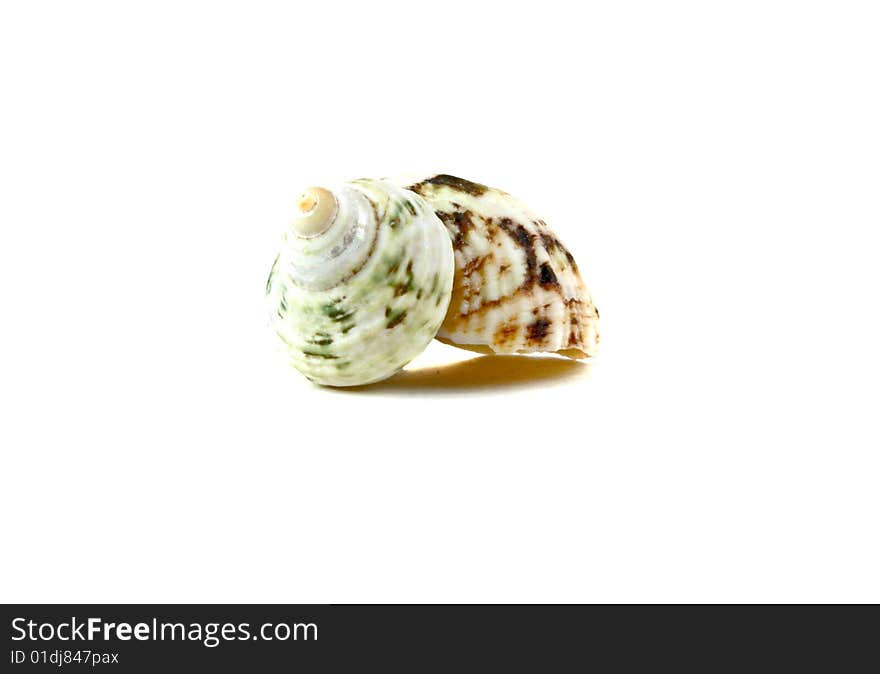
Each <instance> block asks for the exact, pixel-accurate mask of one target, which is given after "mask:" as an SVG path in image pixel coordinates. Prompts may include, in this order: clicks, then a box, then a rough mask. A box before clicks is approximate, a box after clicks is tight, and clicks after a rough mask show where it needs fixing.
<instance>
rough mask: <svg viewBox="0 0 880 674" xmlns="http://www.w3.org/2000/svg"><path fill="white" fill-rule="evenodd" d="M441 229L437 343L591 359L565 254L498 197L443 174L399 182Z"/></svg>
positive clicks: (578, 291)
mask: <svg viewBox="0 0 880 674" xmlns="http://www.w3.org/2000/svg"><path fill="white" fill-rule="evenodd" d="M405 184H406V185H407V189H409V190H412V191H413V192H416V193H417V194H419V195H421V196H422V197H423V198H424V199H425V201H426V202H427V203H428V204H429V205H430V206H431V207H432V208H433V209H434V211H435V212H436V213H437V215H438V216H439V217H440V219H441V220H442V221H443V223H444V224H445V225H446V229H447V230H448V232H449V234H450V236H451V238H452V242H453V248H454V252H455V278H454V280H453V292H452V300H451V302H450V304H449V309H448V311H447V313H446V317H445V319H444V321H443V324H442V326H441V327H440V331H439V333H438V334H437V338H438V339H440V340H441V341H444V342H448V343H452V344H454V345H455V346H460V347H464V348H469V349H473V350H477V351H480V352H484V353H485V352H489V353H503V354H508V353H530V352H538V351H555V352H558V353H560V354H562V355H565V356H568V357H571V358H583V357H585V356H592V355H594V354H595V353H596V350H597V345H598V343H599V332H598V320H599V312H598V311H597V309H596V307H595V305H594V304H593V300H592V298H591V297H590V293H589V291H588V290H587V287H586V285H585V284H584V282H583V280H582V279H581V276H580V272H579V270H578V266H577V263H576V262H575V260H574V257H573V256H572V254H571V253H570V252H569V251H568V250H567V249H566V247H565V246H564V245H563V244H562V242H561V241H560V240H559V239H558V238H557V237H556V235H555V234H554V233H553V231H552V230H551V229H550V228H549V227H548V226H547V224H546V223H545V222H544V221H543V220H540V219H539V218H538V217H537V216H535V214H534V213H532V212H531V211H530V210H529V209H528V208H527V207H526V206H524V205H523V204H522V203H520V202H519V201H517V200H516V199H514V198H513V197H511V196H510V195H509V194H507V193H506V192H502V191H501V190H497V189H493V188H491V187H486V186H485V185H481V184H479V183H473V182H470V181H468V180H463V179H461V178H456V177H454V176H449V175H442V174H441V175H435V176H433V177H430V178H427V179H425V180H420V181H406V183H405Z"/></svg>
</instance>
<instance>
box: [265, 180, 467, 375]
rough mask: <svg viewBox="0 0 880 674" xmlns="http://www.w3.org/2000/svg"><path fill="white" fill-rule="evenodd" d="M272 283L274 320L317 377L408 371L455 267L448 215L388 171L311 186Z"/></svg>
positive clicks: (433, 326)
mask: <svg viewBox="0 0 880 674" xmlns="http://www.w3.org/2000/svg"><path fill="white" fill-rule="evenodd" d="M299 208H300V214H299V217H298V218H297V219H296V220H295V221H294V223H293V224H292V225H291V226H290V228H289V229H288V230H287V231H286V232H285V233H284V236H283V237H282V247H281V251H280V253H279V254H278V257H277V258H276V260H275V263H274V264H273V265H272V270H271V272H270V274H269V279H268V281H267V283H266V296H267V300H268V303H269V314H270V321H271V324H272V327H273V328H274V329H275V332H276V333H277V334H278V336H279V337H280V338H281V340H282V342H283V344H284V346H285V348H286V351H287V353H288V354H289V356H290V360H291V363H292V364H293V366H294V367H296V369H298V370H299V371H300V372H301V373H302V374H304V375H305V376H306V377H308V378H309V379H310V380H312V381H314V382H316V383H319V384H324V385H328V386H357V385H361V384H369V383H372V382H375V381H379V380H381V379H384V378H386V377H390V376H391V375H392V374H394V373H395V372H397V371H398V370H400V369H401V368H402V367H403V366H404V365H406V364H407V363H408V362H409V361H410V360H412V359H413V358H414V357H416V356H417V355H418V354H419V353H421V352H422V351H423V350H424V349H425V347H426V346H427V345H428V343H429V342H430V341H431V340H432V339H433V338H434V335H435V334H436V333H437V330H438V329H439V327H440V324H441V323H442V322H443V318H444V316H445V314H446V310H447V308H448V305H449V300H450V297H451V294H452V279H453V271H454V267H455V263H454V259H453V251H452V246H451V245H450V239H449V235H448V233H447V231H446V228H445V227H444V225H443V223H442V222H441V221H440V219H439V218H438V217H437V215H436V214H435V213H434V211H433V210H432V209H431V208H430V207H428V206H427V204H426V203H425V202H424V200H423V199H422V198H421V197H419V196H418V195H417V194H415V193H413V192H411V191H408V190H406V189H403V188H401V187H399V186H396V185H394V184H392V183H390V182H386V181H382V180H355V181H352V182H349V183H345V184H343V185H342V186H341V187H339V188H338V189H336V190H334V191H332V192H331V191H329V190H325V189H323V188H312V189H310V190H307V191H306V192H305V193H304V194H303V196H302V198H301V200H300V203H299Z"/></svg>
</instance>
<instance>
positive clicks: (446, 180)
mask: <svg viewBox="0 0 880 674" xmlns="http://www.w3.org/2000/svg"><path fill="white" fill-rule="evenodd" d="M425 185H445V186H447V187H452V188H454V189H457V190H460V191H462V192H465V193H467V194H470V195H472V196H475V197H479V196H482V195H484V194H485V193H486V191H487V190H488V189H489V188H488V187H486V186H485V185H481V184H480V183H474V182H471V181H470V180H465V179H464V178H456V177H455V176H450V175H447V174H445V173H441V174H439V175H436V176H433V177H432V178H428V179H427V180H423V181H422V182H420V183H416V184H415V185H410V186H409V187H408V188H407V189H410V190H412V191H413V192H417V193H418V194H422V190H423V189H424V187H425Z"/></svg>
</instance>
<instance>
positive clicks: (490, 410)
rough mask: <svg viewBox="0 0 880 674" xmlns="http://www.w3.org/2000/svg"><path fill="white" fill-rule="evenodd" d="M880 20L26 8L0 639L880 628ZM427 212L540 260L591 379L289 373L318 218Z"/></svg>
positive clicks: (678, 5)
mask: <svg viewBox="0 0 880 674" xmlns="http://www.w3.org/2000/svg"><path fill="white" fill-rule="evenodd" d="M874 7H876V6H873V7H872V3H863V4H858V3H847V2H826V3H820V2H792V3H782V2H730V3H702V2H674V3H647V2H646V3H631V2H620V3H601V4H598V3H597V4H588V5H581V3H573V2H550V1H547V0H544V1H542V2H525V3H517V2H504V3H489V2H476V1H475V0H472V1H469V2H452V1H444V2H442V3H416V2H407V3H390V2H376V1H374V2H360V3H339V2H313V3H291V2H288V3H278V4H274V3H261V2H241V3H205V4H197V3H192V2H173V3H157V2H150V3H146V2H145V3H118V2H105V3H97V2H77V3H55V4H50V3H43V2H7V3H4V4H3V6H2V10H0V87H2V89H0V96H2V106H0V122H2V123H0V223H2V241H0V294H2V295H0V298H2V317H3V319H2V324H3V328H2V337H0V340H2V350H0V368H2V369H0V396H2V400H0V403H2V422H0V442H2V474H0V480H2V485H0V518H2V541H3V542H2V547H3V552H2V555H0V599H2V600H5V601H89V602H103V601H108V602H115V601H119V602H122V601H125V602H133V601H156V602H160V601H169V602H197V601H198V602H226V601H253V602H364V601H378V602H392V601H404V602H408V601H419V602H425V601H440V602H445V601H465V602H490V601H491V602H508V601H525V602H532V601H549V602H574V601H578V602H581V601H583V602H605V601H615V602H616V601H624V602H631V601H649V602H650V601H735V602H744V601H820V602H825V601H880V574H878V572H877V569H878V568H880V545H878V506H880V496H878V477H880V475H878V469H880V458H878V449H880V440H878V430H877V424H878V378H880V368H878V352H880V348H878V346H880V345H878V338H880V334H878V321H880V311H878V309H880V307H878V300H877V293H878V289H880V278H878V271H877V269H878V264H877V256H878V246H877V228H878V225H880V217H878V215H880V199H878V185H880V131H878V129H880V94H878V82H880V77H878V76H880V47H878V33H880V22H878V16H877V13H876V11H874ZM410 171H435V172H448V173H453V174H458V175H461V176H463V177H466V178H471V179H474V180H477V181H480V182H485V183H488V184H490V185H493V186H497V187H500V188H502V189H505V190H507V191H509V192H511V193H513V194H515V195H517V196H518V197H520V198H521V199H523V200H524V201H526V202H527V203H529V204H530V205H531V206H532V207H533V209H534V210H536V211H537V212H538V213H539V214H540V215H541V216H542V217H543V218H544V219H545V220H547V221H548V222H549V223H550V224H551V225H552V226H553V228H554V229H555V231H556V232H557V233H558V234H559V235H560V237H561V238H562V239H563V240H564V241H565V243H566V244H567V246H568V247H569V248H570V249H571V250H572V251H573V252H574V254H575V256H576V257H577V258H578V261H579V263H580V266H581V269H582V271H583V274H584V277H585V279H586V281H587V283H588V284H589V285H590V286H591V288H592V290H593V293H594V296H595V299H596V302H597V305H598V306H599V309H600V311H601V313H602V324H601V327H602V337H603V343H602V347H603V348H602V353H601V356H600V357H599V358H598V359H596V360H595V362H594V363H592V364H591V365H588V366H583V367H578V366H576V365H573V366H568V365H559V364H558V363H556V362H555V361H554V364H550V365H547V364H546V363H543V362H538V363H536V362H535V361H532V360H528V359H524V360H522V362H521V364H520V361H516V362H515V363H514V364H512V365H511V364H510V363H509V362H508V361H504V362H501V363H498V362H495V363H492V362H489V364H488V365H487V364H486V361H480V360H479V359H477V360H471V361H469V362H466V363H464V364H455V361H458V360H461V359H468V358H471V354H468V353H466V352H459V351H458V350H456V349H453V348H451V347H445V346H443V345H439V344H435V345H433V346H432V347H431V348H430V349H429V350H428V352H426V353H425V354H424V355H423V356H422V357H420V358H419V359H417V360H416V361H414V362H413V363H412V364H411V366H410V370H409V371H408V372H407V373H405V374H404V375H402V376H400V377H398V378H397V379H393V380H391V381H390V382H388V383H387V384H385V385H380V386H377V387H375V388H374V389H371V390H367V391H357V392H344V391H343V392H341V391H333V390H326V389H320V388H317V387H314V386H312V385H310V384H309V383H308V382H307V381H306V380H305V379H303V378H302V377H301V376H300V375H299V374H298V373H297V372H296V371H294V370H292V369H290V368H288V367H287V365H286V364H285V362H284V359H283V357H282V356H281V355H280V354H279V353H278V352H277V350H276V348H275V340H274V336H273V335H272V334H271V331H270V329H269V328H268V325H267V319H266V308H265V306H264V299H263V289H264V283H265V278H266V275H267V273H268V271H269V266H270V264H271V262H272V259H273V257H274V255H275V251H276V248H277V246H278V241H279V237H280V234H281V232H282V231H283V229H284V228H285V226H286V224H287V222H288V221H289V218H290V215H291V213H292V208H293V203H294V199H295V197H296V195H297V194H298V192H299V191H300V190H301V189H302V188H304V187H306V186H308V185H312V184H321V183H322V182H330V181H336V180H342V179H347V178H355V177H363V176H375V177H378V176H383V175H389V174H397V173H403V172H410ZM560 362H562V361H560ZM444 363H446V364H447V365H445V366H444ZM449 363H451V365H450V364H449ZM426 368H428V370H427V374H425V369H426ZM499 370H506V372H503V371H502V372H499ZM523 375H524V376H523Z"/></svg>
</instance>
